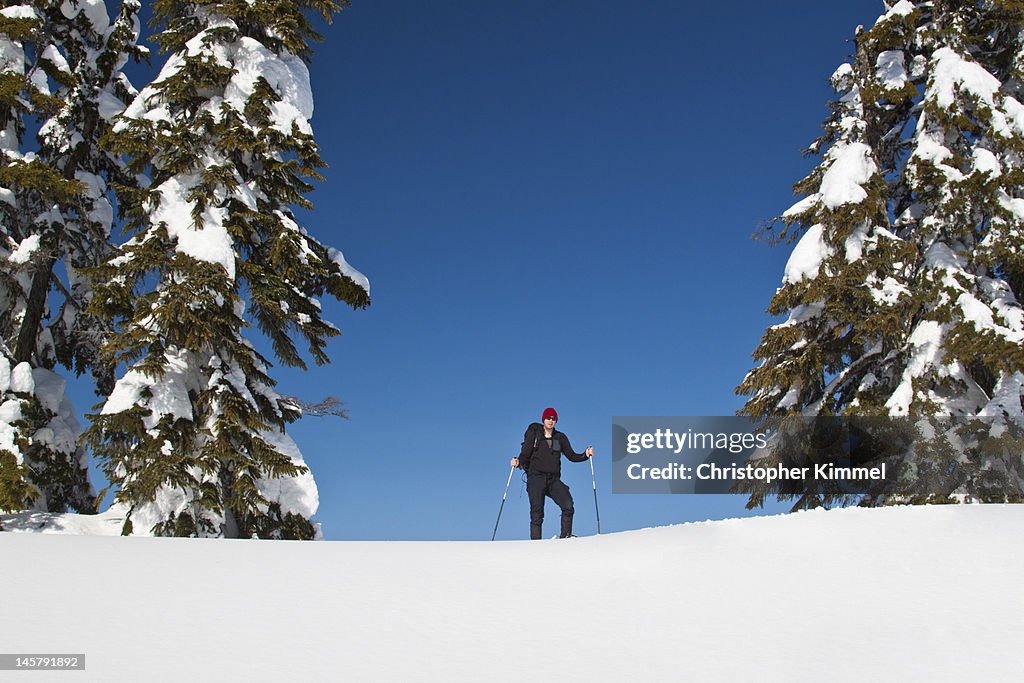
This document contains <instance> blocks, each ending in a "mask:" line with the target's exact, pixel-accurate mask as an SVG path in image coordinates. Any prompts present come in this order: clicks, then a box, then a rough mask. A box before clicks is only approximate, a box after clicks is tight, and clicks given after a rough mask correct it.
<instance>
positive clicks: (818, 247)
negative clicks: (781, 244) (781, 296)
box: [782, 224, 832, 283]
mask: <svg viewBox="0 0 1024 683" xmlns="http://www.w3.org/2000/svg"><path fill="white" fill-rule="evenodd" d="M824 230H825V228H824V226H822V225H820V224H818V225H812V226H811V227H810V228H808V229H807V232H805V233H804V234H803V236H802V237H801V238H800V241H799V242H797V243H796V246H795V247H793V253H792V254H790V255H789V260H788V261H786V270H785V273H784V274H783V276H782V281H783V282H784V283H786V282H800V281H801V280H803V279H804V278H808V279H814V278H815V277H817V275H818V269H819V268H820V267H821V262H822V261H824V260H825V259H826V258H828V257H829V256H831V255H832V247H830V246H829V245H828V243H827V242H826V241H825V234H824Z"/></svg>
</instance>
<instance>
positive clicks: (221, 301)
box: [87, 0, 369, 539]
mask: <svg viewBox="0 0 1024 683" xmlns="http://www.w3.org/2000/svg"><path fill="white" fill-rule="evenodd" d="M153 7H154V18H155V21H156V22H157V23H158V25H159V26H160V27H161V28H162V31H161V32H160V33H159V35H157V36H156V40H157V41H158V42H159V43H160V45H161V47H162V49H163V50H164V51H167V52H170V53H171V55H170V57H169V59H168V61H167V63H166V64H165V65H164V67H163V68H162V70H161V71H160V73H159V75H158V76H157V77H156V78H155V79H154V81H153V82H152V83H151V84H150V85H149V86H147V87H146V88H144V89H143V90H142V91H141V92H140V93H139V96H138V97H137V98H136V99H135V101H134V102H133V103H132V104H131V105H130V106H129V107H128V109H127V110H126V111H125V113H124V115H123V117H122V118H121V120H120V121H119V122H118V123H117V124H116V126H115V129H114V135H113V136H112V141H113V145H114V148H115V149H116V150H118V151H119V152H121V153H123V154H124V155H126V156H127V157H128V158H129V159H130V162H129V165H130V167H131V168H132V170H133V171H135V172H137V173H140V174H141V173H145V174H148V176H149V178H150V181H151V182H150V183H149V184H148V186H147V187H144V188H142V189H138V190H128V191H125V192H124V193H123V194H122V195H121V201H122V206H123V207H124V209H125V212H126V216H127V221H128V224H127V230H128V231H129V234H130V235H131V238H130V240H129V241H128V242H127V243H126V244H125V245H123V247H122V249H121V253H120V255H119V256H117V257H116V258H114V259H112V260H111V261H110V262H109V263H108V264H106V265H105V266H104V267H103V268H101V269H99V270H98V271H97V275H98V283H99V284H98V285H97V296H96V297H95V298H94V299H93V307H92V309H91V310H93V311H94V312H95V313H96V314H97V315H99V316H100V317H101V318H103V319H105V320H109V321H111V322H112V323H114V324H115V325H116V327H117V328H118V330H119V333H118V334H117V336H116V337H115V338H114V339H113V340H112V342H111V343H110V344H109V345H108V346H107V347H106V350H105V351H106V354H107V358H108V359H109V360H110V361H111V362H123V363H126V364H127V365H128V371H127V372H126V373H125V374H124V376H123V377H121V378H120V379H119V380H117V382H116V385H115V387H114V390H113V392H112V393H111V395H110V397H109V399H108V400H107V401H106V403H105V404H104V405H103V407H102V409H101V411H100V413H99V414H98V415H96V416H95V418H94V423H93V425H92V427H91V428H90V429H89V431H88V432H87V434H88V440H89V443H90V444H91V445H92V447H93V451H94V453H95V454H96V455H98V456H99V457H100V458H101V459H102V460H103V462H104V467H105V469H106V471H107V473H108V476H109V477H110V479H111V481H112V482H113V483H115V484H116V485H117V486H118V487H119V491H118V493H117V501H118V503H119V504H121V505H123V506H125V509H126V516H127V517H126V523H125V528H124V533H126V534H129V533H155V534H158V535H184V536H228V537H235V536H240V537H245V538H248V537H253V536H258V537H260V538H302V539H307V538H312V537H314V535H315V533H316V529H315V527H314V525H313V523H312V522H311V521H310V517H311V516H312V514H313V513H314V512H315V510H316V506H317V490H316V485H315V483H314V481H313V478H312V476H311V475H310V473H309V471H308V469H307V467H306V466H305V464H304V462H303V459H302V456H301V454H300V452H299V450H298V448H297V447H296V446H295V444H294V442H292V441H291V439H290V438H289V437H288V436H287V434H286V433H285V427H286V425H287V424H288V423H290V422H291V421H293V420H295V419H296V418H297V417H298V415H299V411H298V409H297V408H296V406H295V405H294V404H293V403H291V402H290V401H288V400H286V399H285V398H283V397H281V396H280V395H278V394H277V393H276V392H275V391H274V388H273V387H274V384H275V383H274V381H273V380H272V379H271V377H270V376H269V374H268V366H269V365H270V363H269V361H268V360H267V359H265V358H263V357H262V356H261V355H260V354H259V353H258V352H257V351H256V350H255V348H254V347H253V346H252V345H251V344H250V343H249V341H248V340H247V339H246V338H245V336H244V334H243V332H244V330H245V329H246V328H248V327H249V326H250V323H249V321H250V320H254V321H255V323H256V325H257V326H258V328H259V330H260V331H261V332H263V333H264V334H265V335H267V336H268V337H269V338H270V340H271V341H272V343H273V349H274V354H275V356H276V357H277V359H278V360H279V361H280V362H282V363H285V364H287V365H291V366H299V367H305V366H304V362H303V360H302V357H301V355H300V352H299V350H298V349H297V348H296V345H295V343H294V341H293V336H298V337H301V338H303V339H304V340H305V342H306V344H307V346H308V349H309V352H310V354H311V356H312V358H313V360H314V361H315V362H316V363H317V364H322V363H325V362H327V360H328V358H327V355H326V353H325V352H324V346H325V344H326V341H327V339H328V338H330V337H332V336H334V335H336V334H338V330H337V328H335V327H334V326H332V325H331V324H330V323H329V322H327V321H325V320H324V319H323V318H322V316H321V310H320V303H319V301H318V299H317V297H318V296H321V295H322V294H323V293H325V292H326V293H328V294H330V295H332V296H333V297H335V298H337V299H338V300H340V301H343V302H346V303H348V304H350V305H352V306H353V307H363V306H366V305H367V304H368V303H369V295H368V283H367V281H366V278H365V277H363V276H362V275H361V274H360V273H358V271H356V270H354V269H352V268H351V267H350V266H349V265H348V264H347V263H346V262H345V259H344V258H343V257H342V255H341V253H340V252H338V251H336V250H334V249H331V248H328V247H326V246H324V245H322V244H321V243H320V242H318V241H317V240H316V239H314V238H313V237H312V236H310V235H309V234H308V233H307V232H306V231H305V230H304V229H303V228H302V227H301V226H299V224H298V223H297V219H296V216H295V214H294V213H293V211H292V207H309V206H310V204H309V202H308V200H306V199H305V196H304V195H305V194H306V193H307V192H308V191H309V190H310V189H311V185H310V184H309V181H310V180H311V179H315V180H319V179H320V176H319V174H318V172H317V170H318V169H319V168H320V167H322V165H323V162H322V161H321V159H320V157H319V154H318V149H317V146H316V144H315V141H314V138H313V133H312V129H311V128H310V124H309V119H310V117H311V116H312V110H313V98H312V93H311V91H310V84H309V74H308V71H307V67H306V62H307V61H308V60H309V58H310V55H311V51H310V47H309V45H310V41H311V40H314V39H316V38H317V37H318V36H317V35H316V33H315V32H314V31H313V28H312V25H311V23H310V19H309V17H308V16H307V13H309V12H315V13H318V14H320V15H321V16H322V17H324V18H325V19H330V18H331V16H332V15H333V14H334V13H335V12H336V11H337V10H339V9H340V3H339V2H336V1H335V0H302V1H300V2H293V1H285V0H261V1H260V2H249V1H246V0H230V1H215V0H200V1H198V2H182V1H178V0H157V1H156V2H155V3H154V5H153Z"/></svg>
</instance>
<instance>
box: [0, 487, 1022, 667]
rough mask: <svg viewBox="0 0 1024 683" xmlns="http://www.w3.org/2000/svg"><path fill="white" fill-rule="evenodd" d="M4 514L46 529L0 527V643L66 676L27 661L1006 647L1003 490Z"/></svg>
mask: <svg viewBox="0 0 1024 683" xmlns="http://www.w3.org/2000/svg"><path fill="white" fill-rule="evenodd" d="M48 520H49V523H50V527H48V528H43V529H33V527H35V526H38V525H39V524H45V523H46V522H47V521H48ZM3 523H4V524H5V525H6V527H7V528H8V529H12V528H15V527H19V528H20V529H21V530H24V531H28V530H36V531H42V532H43V534H35V533H0V575H2V576H3V577H4V579H5V583H6V584H7V585H8V586H16V587H17V590H11V591H8V592H7V594H6V596H5V600H4V602H5V604H4V613H5V617H6V619H7V621H8V622H9V623H10V624H12V625H16V628H10V629H7V630H6V632H5V634H4V646H3V649H4V650H5V651H7V652H68V653H71V652H76V653H84V654H85V655H86V671H85V673H84V676H83V675H82V674H70V673H67V672H64V673H55V674H50V675H49V676H48V675H47V674H41V673H33V674H25V675H24V676H23V678H25V680H28V679H30V678H31V680H33V681H40V680H54V681H57V680H59V681H65V680H71V679H75V680H104V681H132V680H146V681H183V680H217V681H252V680H256V681H279V680H357V681H369V680H372V681H408V680H422V681H427V680H429V681H474V682H475V681H480V680H487V681H524V680H565V681H594V680H597V681H618V680H629V679H636V678H639V679H640V680H659V681H670V680H699V681H705V680H715V681H734V680H766V681H818V680H822V679H827V680H840V681H864V680H948V681H954V680H1019V677H1020V673H1021V671H1022V670H1024V654H1022V651H1021V649H1020V642H1021V640H1022V639H1024V621H1022V620H1021V619H1020V614H1021V612H1022V610H1024V591H1021V590H1020V567H1021V566H1022V563H1024V546H1022V545H1021V543H1020V542H1019V539H1020V538H1021V535H1022V534H1024V506H1015V505H986V506H982V505H977V506H975V505H964V506H958V505H951V506H935V507H918V508H882V509H847V510H833V511H823V510H816V511H813V512H804V513H798V514H794V515H787V516H781V517H759V518H749V519H743V520H726V521H719V522H704V523H699V524H685V525H681V526H673V527H664V528H655V529H644V530H642V531H632V532H625V533H616V534H607V535H604V536H600V537H590V538H579V539H574V540H569V541H559V540H547V541H513V542H498V543H489V542H472V543H466V542H459V543H455V542H451V543H443V542H437V543H434V542H431V543H423V542H419V543H413V542H391V543H380V542H378V543H373V542H324V543H298V542H281V541H277V542H274V541H265V542H260V541H212V540H193V539H146V538H101V537H86V536H70V535H45V534H46V533H47V532H53V531H55V527H56V526H61V527H63V531H64V532H65V533H82V532H84V531H87V530H88V531H92V532H95V531H97V530H101V529H105V530H106V532H108V533H116V529H115V527H116V524H113V523H111V520H103V519H102V517H101V518H100V519H97V518H96V517H91V518H87V517H81V516H76V515H47V514H44V513H35V514H30V513H23V514H20V515H6V516H4V517H3ZM104 525H105V526H104ZM485 531H489V529H486V530H485ZM26 558H31V561H26ZM76 566H77V567H88V568H89V571H86V572H73V571H68V567H76ZM118 615H120V616H118ZM126 620H127V621H126ZM83 623H87V624H89V627H87V628H83V626H82V624H83ZM126 624H127V627H125V626H126ZM11 678H12V679H13V680H20V678H18V677H17V676H13V675H12V676H11Z"/></svg>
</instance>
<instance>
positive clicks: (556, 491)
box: [526, 472, 573, 539]
mask: <svg viewBox="0 0 1024 683" xmlns="http://www.w3.org/2000/svg"><path fill="white" fill-rule="evenodd" d="M526 495H527V496H529V498H530V538H531V539H537V538H540V526H541V524H543V523H544V496H547V497H548V498H550V499H551V500H553V501H555V503H556V504H557V505H558V507H560V508H562V538H568V537H570V536H572V513H573V507H572V495H571V494H570V493H569V487H568V486H566V485H565V483H564V482H563V481H562V480H561V479H560V478H559V477H558V475H557V474H544V473H540V472H531V473H530V474H528V475H526Z"/></svg>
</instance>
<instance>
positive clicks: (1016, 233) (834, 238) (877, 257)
mask: <svg viewBox="0 0 1024 683" xmlns="http://www.w3.org/2000/svg"><path fill="white" fill-rule="evenodd" d="M1022 67H1024V5H1022V4H1021V3H1019V2H1011V1H1009V0H986V1H983V2H950V1H944V0H935V1H921V0H919V1H916V2H911V1H910V0H900V1H899V2H896V1H890V2H887V3H886V11H885V13H884V14H882V16H881V17H879V19H878V21H877V22H876V23H875V24H874V26H873V27H872V28H870V29H868V30H863V31H858V33H857V36H856V52H855V55H854V57H853V59H852V60H850V62H848V63H846V64H843V65H842V66H840V67H839V69H838V70H836V72H835V73H834V75H833V76H832V83H833V85H834V86H835V88H836V90H837V91H838V92H839V93H840V98H839V100H838V101H837V102H835V103H833V105H832V113H831V115H830V117H829V118H828V119H827V120H826V122H825V135H824V136H823V137H822V138H821V139H819V140H818V141H817V143H816V144H815V146H814V147H813V148H812V151H816V152H817V151H821V150H824V152H823V154H822V162H821V163H820V164H819V165H818V167H817V168H815V169H814V171H812V172H811V173H810V174H809V175H808V176H807V177H806V178H804V179H803V180H802V181H800V182H799V183H798V184H797V185H796V187H795V189H796V191H798V192H800V193H802V194H804V195H806V196H805V197H804V198H803V199H802V200H801V201H799V202H798V203H797V204H796V205H794V206H793V207H791V208H790V209H789V210H788V211H786V212H785V213H784V214H783V215H782V216H781V217H780V223H781V224H782V225H783V229H782V231H781V233H780V234H779V237H781V238H783V239H787V240H791V239H793V238H795V237H797V236H799V241H798V242H797V244H796V246H795V248H794V249H793V252H792V255H791V257H790V259H789V262H788V263H787V265H786V269H785V275H784V277H783V284H782V287H781V288H780V289H779V290H778V291H777V292H776V294H775V296H774V297H773V298H772V301H771V304H770V307H769V309H768V310H769V312H770V313H772V314H775V315H781V314H787V313H788V320H786V322H784V323H781V324H778V325H774V326H772V327H770V328H769V329H768V330H767V331H766V332H765V335H764V337H763V338H762V340H761V344H760V346H759V347H758V349H757V350H756V352H755V354H754V357H755V359H758V360H760V361H761V365H760V366H759V367H757V368H755V369H754V370H752V371H751V372H750V373H749V374H748V375H747V377H746V378H745V379H744V381H743V383H742V384H741V385H740V386H739V387H738V389H737V391H738V392H739V393H741V394H744V395H747V396H749V399H748V401H747V403H746V405H745V406H744V408H743V409H742V411H741V412H742V413H745V414H747V415H751V416H755V417H774V416H786V415H805V416H806V415H861V416H890V417H909V418H913V417H917V416H958V417H972V416H981V417H990V418H998V419H999V420H1003V419H1005V418H1011V419H1014V420H1019V419H1020V417H1021V415H1022V412H1024V411H1022V397H1024V311H1022V309H1021V301H1022V297H1024V104H1022V102H1024V92H1022V89H1024V80H1022V75H1024V74H1022ZM972 429H973V428H972ZM1000 429H1001V428H1000V427H997V428H995V432H994V434H995V436H998V435H999V434H1001V433H1002V432H1001V431H1000ZM1007 438H1010V437H1007ZM934 445H935V444H934V443H933V444H932V445H931V446H924V445H922V446H921V448H919V449H918V453H917V454H916V456H915V458H916V460H914V459H912V460H913V462H907V463H905V467H904V469H903V472H902V474H903V475H904V476H906V477H909V478H916V479H917V480H918V481H917V484H918V485H919V487H920V486H924V484H925V483H926V482H925V480H926V479H928V478H927V477H923V476H921V473H922V472H923V471H924V470H925V469H927V466H928V463H929V462H932V464H934V463H936V462H938V461H936V460H932V461H929V460H928V457H927V456H926V455H925V453H926V451H929V448H931V451H930V452H931V453H933V454H935V453H938V452H939V451H940V450H942V449H935V448H934ZM943 457H944V458H945V460H944V464H943V468H945V469H944V470H943V471H946V470H948V471H949V472H953V471H954V470H955V471H956V474H955V476H944V477H938V478H937V479H935V481H934V485H933V486H924V490H925V491H926V494H925V495H923V496H918V497H917V498H915V499H917V500H946V499H950V498H956V497H960V498H962V497H965V496H966V497H974V498H986V499H991V498H992V497H995V498H998V497H999V496H998V495H993V496H988V495H987V494H984V493H983V491H982V489H984V490H985V491H989V492H991V491H992V490H993V489H992V487H991V486H990V484H991V477H990V475H991V472H989V473H988V474H983V473H982V471H983V470H985V469H986V467H985V466H983V465H982V464H980V463H979V462H978V458H979V457H980V456H979V454H978V453H977V452H975V453H973V454H971V452H970V449H966V450H965V449H963V448H961V449H960V452H959V453H958V454H957V456H956V458H953V459H952V460H951V458H952V456H950V455H949V454H948V452H947V453H946V454H945V455H944V456H943ZM1013 460H1014V459H1013V458H1010V459H1009V461H1010V466H1009V468H1008V469H1004V470H1003V471H1002V474H1001V476H1002V481H1003V483H1004V486H1003V489H1002V490H1003V491H1004V492H1007V491H1018V492H1019V491H1020V485H1021V482H1022V481H1024V480H1022V479H1021V467H1020V461H1019V460H1020V458H1019V457H1018V458H1016V463H1015V464H1014V463H1013ZM983 481H987V482H988V483H986V484H984V485H983V483H982V482H983ZM996 488H998V487H996ZM753 493H754V495H753V496H752V499H751V503H752V504H757V503H759V502H760V501H761V499H762V498H763V495H764V491H754V492H753ZM1011 497H1012V496H1011ZM798 498H799V500H798V503H797V506H798V507H799V506H808V505H816V504H821V503H829V502H834V501H832V500H830V499H829V497H828V496H819V495H815V494H813V493H810V494H806V495H803V496H798ZM906 499H907V497H906V496H900V495H895V494H894V493H893V492H892V491H879V492H877V493H876V494H875V495H873V496H869V497H868V498H867V499H865V500H866V501H867V502H875V503H877V502H886V501H891V500H906Z"/></svg>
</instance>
